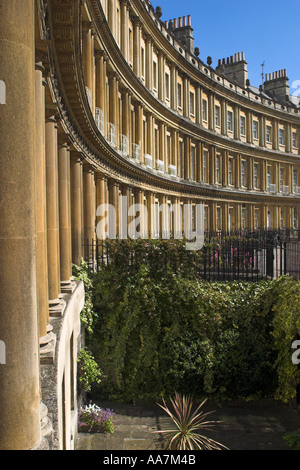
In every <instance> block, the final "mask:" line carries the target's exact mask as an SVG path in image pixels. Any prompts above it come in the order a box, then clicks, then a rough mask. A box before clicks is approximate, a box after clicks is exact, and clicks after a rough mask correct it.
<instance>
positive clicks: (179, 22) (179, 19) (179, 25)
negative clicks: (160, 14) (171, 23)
mask: <svg viewBox="0 0 300 470" xmlns="http://www.w3.org/2000/svg"><path fill="white" fill-rule="evenodd" d="M181 20H182V18H181V16H180V17H179V18H178V28H181Z"/></svg>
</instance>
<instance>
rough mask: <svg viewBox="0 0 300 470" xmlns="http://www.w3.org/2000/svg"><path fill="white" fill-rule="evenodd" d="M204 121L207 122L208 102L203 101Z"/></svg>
mask: <svg viewBox="0 0 300 470" xmlns="http://www.w3.org/2000/svg"><path fill="white" fill-rule="evenodd" d="M202 119H203V121H205V122H207V101H206V100H203V101H202Z"/></svg>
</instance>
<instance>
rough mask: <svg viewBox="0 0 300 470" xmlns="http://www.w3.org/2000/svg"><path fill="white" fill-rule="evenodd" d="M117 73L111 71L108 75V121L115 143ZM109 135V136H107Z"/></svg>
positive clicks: (116, 139)
mask: <svg viewBox="0 0 300 470" xmlns="http://www.w3.org/2000/svg"><path fill="white" fill-rule="evenodd" d="M117 80H118V75H117V73H116V72H112V73H111V74H110V75H109V122H110V123H111V124H113V126H114V132H115V141H114V143H115V145H117V143H118V129H117V115H118V83H117ZM109 137H110V136H109Z"/></svg>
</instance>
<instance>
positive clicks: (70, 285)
mask: <svg viewBox="0 0 300 470" xmlns="http://www.w3.org/2000/svg"><path fill="white" fill-rule="evenodd" d="M75 287H76V284H75V282H74V280H73V278H72V277H71V278H70V279H69V280H68V281H61V283H60V288H61V292H62V294H72V292H73V291H74V289H75Z"/></svg>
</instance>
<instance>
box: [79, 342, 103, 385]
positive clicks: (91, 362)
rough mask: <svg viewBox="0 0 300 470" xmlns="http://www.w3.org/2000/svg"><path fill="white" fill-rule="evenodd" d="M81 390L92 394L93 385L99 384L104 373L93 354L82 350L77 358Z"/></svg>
mask: <svg viewBox="0 0 300 470" xmlns="http://www.w3.org/2000/svg"><path fill="white" fill-rule="evenodd" d="M77 362H78V382H79V388H80V389H83V390H84V391H85V392H90V391H91V387H92V384H93V383H97V384H99V383H100V382H101V379H100V377H101V376H102V372H101V370H100V368H99V366H98V364H97V362H96V361H95V359H94V357H93V355H92V353H91V352H90V351H88V350H87V349H86V348H82V349H81V350H80V351H79V354H78V356H77Z"/></svg>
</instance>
